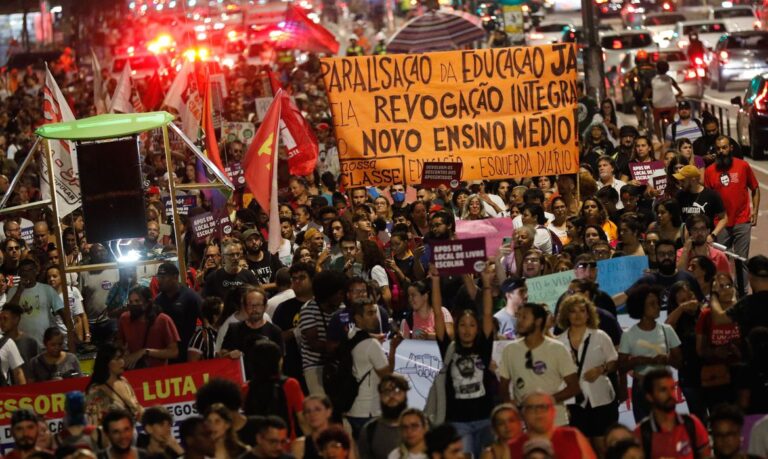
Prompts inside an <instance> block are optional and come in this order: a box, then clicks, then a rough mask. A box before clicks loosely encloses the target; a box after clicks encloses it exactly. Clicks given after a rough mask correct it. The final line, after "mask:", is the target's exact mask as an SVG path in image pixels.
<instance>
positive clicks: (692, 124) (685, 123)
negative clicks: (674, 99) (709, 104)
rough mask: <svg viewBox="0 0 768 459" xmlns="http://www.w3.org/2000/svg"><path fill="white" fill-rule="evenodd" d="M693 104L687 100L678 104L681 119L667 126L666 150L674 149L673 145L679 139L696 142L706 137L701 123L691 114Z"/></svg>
mask: <svg viewBox="0 0 768 459" xmlns="http://www.w3.org/2000/svg"><path fill="white" fill-rule="evenodd" d="M691 112H692V111H691V103H690V102H688V101H687V100H681V101H680V102H678V104H677V114H678V117H679V119H678V120H677V121H675V122H674V123H672V124H670V125H669V126H667V132H666V135H665V136H664V149H665V150H668V149H670V148H672V144H673V143H675V142H677V140H678V139H688V140H690V141H691V142H695V141H696V139H698V138H699V137H701V136H702V135H704V129H703V128H702V126H701V121H699V120H697V119H696V118H694V117H693V116H692V114H691Z"/></svg>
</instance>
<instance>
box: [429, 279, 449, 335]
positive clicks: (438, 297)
mask: <svg viewBox="0 0 768 459" xmlns="http://www.w3.org/2000/svg"><path fill="white" fill-rule="evenodd" d="M429 277H430V279H432V292H431V296H432V314H434V315H435V336H436V337H437V340H438V341H442V340H444V339H445V333H446V330H445V319H444V318H443V295H442V292H440V274H438V272H437V268H435V265H433V264H430V265H429Z"/></svg>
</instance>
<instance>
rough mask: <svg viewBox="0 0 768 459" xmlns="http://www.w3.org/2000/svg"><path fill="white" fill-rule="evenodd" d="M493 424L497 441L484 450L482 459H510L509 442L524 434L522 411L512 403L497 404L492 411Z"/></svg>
mask: <svg viewBox="0 0 768 459" xmlns="http://www.w3.org/2000/svg"><path fill="white" fill-rule="evenodd" d="M491 426H492V427H493V433H494V435H495V436H496V441H495V442H493V443H491V445H490V446H489V447H487V448H485V450H484V451H483V454H482V455H481V456H480V459H510V455H509V442H511V441H513V440H515V439H516V438H517V437H519V436H520V435H522V434H523V421H522V419H520V412H519V411H518V410H517V407H516V406H515V405H513V404H511V403H502V404H501V405H497V406H496V408H494V409H493V411H491Z"/></svg>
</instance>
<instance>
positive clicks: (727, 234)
mask: <svg viewBox="0 0 768 459" xmlns="http://www.w3.org/2000/svg"><path fill="white" fill-rule="evenodd" d="M715 147H716V148H717V158H716V159H715V162H714V164H711V165H710V166H709V167H707V169H706V170H705V171H704V186H706V187H707V188H711V189H713V190H715V191H716V192H718V193H720V197H721V198H722V199H723V203H724V204H725V213H726V215H727V216H728V222H727V223H726V225H725V230H724V231H722V232H721V233H720V234H718V238H717V241H718V242H719V243H720V244H723V245H724V246H726V247H728V248H729V249H730V250H731V251H732V252H734V253H735V254H737V255H739V256H741V257H744V258H749V243H750V240H751V238H752V227H753V226H756V225H757V216H758V213H757V209H759V208H760V186H759V184H758V182H757V179H756V178H755V173H754V172H753V171H752V167H750V165H749V163H747V162H746V161H744V160H742V159H739V158H734V157H733V147H732V145H730V144H729V138H728V137H726V136H719V137H718V138H717V140H716V141H715ZM749 195H751V197H752V199H751V200H750V199H748V198H747V196H749ZM746 278H747V268H746V266H744V265H743V264H742V267H741V269H737V271H736V284H737V285H738V288H739V290H738V291H737V293H738V294H739V296H740V297H741V296H744V295H746V293H747V286H746V282H745V280H746Z"/></svg>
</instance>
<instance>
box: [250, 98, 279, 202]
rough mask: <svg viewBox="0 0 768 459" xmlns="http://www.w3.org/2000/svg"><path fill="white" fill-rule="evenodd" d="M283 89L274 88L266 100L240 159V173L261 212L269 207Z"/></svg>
mask: <svg viewBox="0 0 768 459" xmlns="http://www.w3.org/2000/svg"><path fill="white" fill-rule="evenodd" d="M282 94H283V91H282V90H278V91H277V94H276V95H275V98H274V99H272V103H271V104H269V109H267V114H266V115H265V116H264V121H262V122H261V126H259V129H258V130H257V131H256V135H254V136H253V140H252V141H251V145H250V146H249V147H248V151H247V152H246V154H245V158H244V159H243V169H244V170H243V176H244V177H245V183H247V184H248V188H249V189H250V190H251V193H253V197H254V198H255V199H256V202H258V203H259V206H261V208H262V210H264V212H269V210H270V199H271V197H272V182H273V179H274V169H275V164H276V161H275V159H276V158H277V145H278V142H279V140H278V135H279V131H280V112H281V108H282V103H281V102H280V101H281V97H282Z"/></svg>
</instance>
